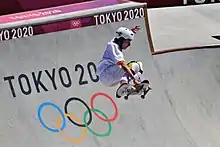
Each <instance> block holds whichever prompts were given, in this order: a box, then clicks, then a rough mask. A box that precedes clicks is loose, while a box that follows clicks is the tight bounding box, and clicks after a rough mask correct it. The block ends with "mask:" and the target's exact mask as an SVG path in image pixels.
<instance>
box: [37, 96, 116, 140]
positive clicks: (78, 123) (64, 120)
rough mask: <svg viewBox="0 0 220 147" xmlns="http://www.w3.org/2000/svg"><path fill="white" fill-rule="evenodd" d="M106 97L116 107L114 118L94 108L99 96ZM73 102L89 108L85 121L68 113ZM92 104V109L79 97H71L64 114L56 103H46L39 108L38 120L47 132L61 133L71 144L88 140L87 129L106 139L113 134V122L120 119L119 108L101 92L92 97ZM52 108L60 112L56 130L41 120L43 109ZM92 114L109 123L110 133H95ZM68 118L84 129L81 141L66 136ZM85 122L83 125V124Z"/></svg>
mask: <svg viewBox="0 0 220 147" xmlns="http://www.w3.org/2000/svg"><path fill="white" fill-rule="evenodd" d="M99 95H100V96H104V97H106V98H107V99H109V100H110V101H111V102H112V104H113V106H114V109H115V115H114V116H113V117H112V118H108V117H107V116H106V114H104V113H103V112H102V111H101V110H99V109H95V108H94V99H95V98H96V97H97V96H99ZM73 100H76V101H79V102H81V103H82V104H83V105H85V107H86V108H87V110H86V111H85V113H84V116H83V118H84V119H83V121H80V120H79V119H78V118H77V117H76V116H74V115H73V114H69V113H68V111H67V108H68V104H69V103H70V102H71V101H73ZM90 102H91V108H89V106H88V105H87V104H86V103H85V102H84V101H83V100H82V99H80V98H77V97H71V98H69V99H68V100H67V101H66V103H65V106H64V111H65V113H63V112H62V110H61V109H60V108H59V107H58V106H57V105H55V104H54V103H52V102H44V103H42V104H41V105H40V106H39V108H38V119H39V121H40V123H41V124H42V126H43V127H44V128H46V129H47V130H49V131H51V132H59V133H60V134H61V135H62V136H63V137H64V138H65V139H66V140H67V141H69V142H73V143H79V142H82V141H83V140H84V139H85V138H86V129H87V130H88V131H89V132H90V133H92V134H93V135H96V136H99V137H104V136H109V135H110V133H111V130H112V126H111V123H110V122H112V121H114V120H116V118H117V117H118V108H117V105H116V103H115V102H114V100H113V99H112V98H111V97H110V96H109V95H107V94H105V93H101V92H98V93H95V94H93V95H92V97H91V99H90ZM47 105H48V106H52V107H54V108H55V109H56V110H58V112H59V113H60V116H59V117H58V119H57V121H56V128H49V127H48V126H47V125H46V124H45V122H44V121H43V120H42V118H41V111H42V109H43V108H44V107H45V106H47ZM92 112H94V114H95V115H96V116H97V117H98V118H99V119H101V120H103V121H105V122H107V123H108V131H107V132H106V133H104V134H98V133H96V132H95V131H93V130H92V129H91V128H90V127H89V125H90V123H91V122H92ZM88 113H89V120H88V122H86V117H87V115H88ZM97 113H99V114H101V115H102V116H103V117H104V118H103V117H101V116H99V115H98V114H97ZM66 117H67V118H68V119H69V121H70V122H71V123H72V124H74V125H76V126H79V127H83V128H82V135H81V137H80V138H79V139H72V138H70V137H68V136H66V135H64V132H63V130H64V128H65V127H66ZM61 118H62V121H63V123H62V126H61ZM82 122H83V123H82Z"/></svg>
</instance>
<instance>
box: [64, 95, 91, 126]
mask: <svg viewBox="0 0 220 147" xmlns="http://www.w3.org/2000/svg"><path fill="white" fill-rule="evenodd" d="M73 100H76V101H80V102H81V103H83V104H84V105H85V106H86V108H87V109H88V111H89V121H88V122H87V123H86V124H87V126H88V125H90V123H91V122H92V112H91V110H90V108H89V106H88V105H87V104H86V103H85V102H84V101H83V100H81V99H79V98H77V97H71V98H69V99H68V100H67V101H66V103H65V106H64V110H65V113H66V114H68V112H67V106H68V104H69V102H71V101H73ZM67 118H68V119H69V120H70V121H71V122H72V123H73V124H75V125H76V126H79V127H86V125H84V124H78V123H76V122H74V121H73V120H72V119H71V118H70V117H69V116H67Z"/></svg>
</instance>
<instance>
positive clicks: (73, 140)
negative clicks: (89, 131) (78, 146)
mask: <svg viewBox="0 0 220 147" xmlns="http://www.w3.org/2000/svg"><path fill="white" fill-rule="evenodd" d="M64 116H66V117H70V118H72V119H74V120H75V121H76V122H77V123H82V122H81V121H80V120H79V119H78V118H77V117H76V116H74V115H72V114H66V113H65V114H64ZM61 117H62V116H61V115H60V116H59V117H58V119H57V121H56V127H57V129H58V130H59V132H60V134H61V135H62V136H63V137H64V138H65V139H66V140H67V141H69V142H72V143H80V142H82V141H83V140H84V139H85V138H86V128H85V127H82V136H81V137H80V138H79V139H72V138H70V137H68V136H66V135H65V134H64V132H63V131H61V128H60V126H61Z"/></svg>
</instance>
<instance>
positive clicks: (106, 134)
mask: <svg viewBox="0 0 220 147" xmlns="http://www.w3.org/2000/svg"><path fill="white" fill-rule="evenodd" d="M90 110H91V111H93V112H94V111H96V112H98V113H100V114H101V115H103V116H104V117H105V118H106V119H108V117H107V116H106V115H105V114H104V113H103V112H102V111H101V110H98V109H94V108H91V109H90ZM88 113H89V110H86V112H85V113H84V119H83V121H84V124H85V126H86V128H87V129H88V130H89V131H90V132H91V133H92V134H93V135H95V136H99V137H104V136H109V135H110V133H111V131H112V126H111V123H110V122H108V131H107V132H106V133H104V134H98V133H96V132H94V131H93V130H92V129H90V128H89V126H88V124H87V123H86V116H87V115H88Z"/></svg>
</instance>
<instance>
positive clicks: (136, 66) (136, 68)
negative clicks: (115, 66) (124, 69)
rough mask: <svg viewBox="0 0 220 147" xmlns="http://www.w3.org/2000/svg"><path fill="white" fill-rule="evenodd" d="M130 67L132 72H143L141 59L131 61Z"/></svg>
mask: <svg viewBox="0 0 220 147" xmlns="http://www.w3.org/2000/svg"><path fill="white" fill-rule="evenodd" d="M128 67H129V68H130V69H131V71H132V72H134V73H138V72H140V73H141V74H143V72H144V71H143V64H142V62H141V61H130V62H129V63H128Z"/></svg>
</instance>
